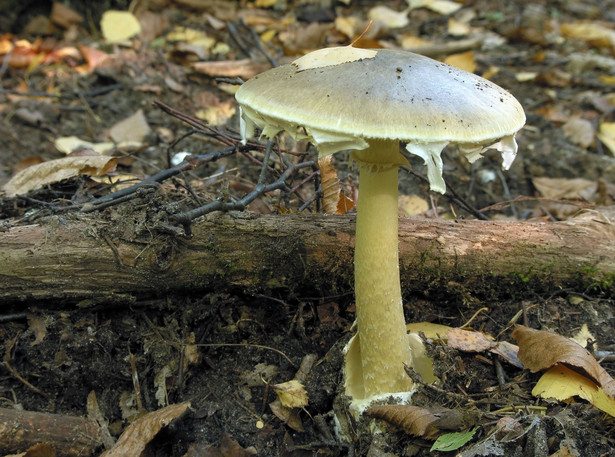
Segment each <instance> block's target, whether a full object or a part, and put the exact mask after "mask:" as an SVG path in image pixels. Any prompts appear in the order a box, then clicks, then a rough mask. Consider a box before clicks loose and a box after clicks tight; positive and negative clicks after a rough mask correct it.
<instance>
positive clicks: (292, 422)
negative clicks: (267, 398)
mask: <svg viewBox="0 0 615 457" xmlns="http://www.w3.org/2000/svg"><path fill="white" fill-rule="evenodd" d="M269 407H270V408H271V412H272V413H273V414H274V415H275V416H276V417H277V418H278V419H280V420H281V421H282V422H284V423H285V424H286V425H288V426H289V427H290V428H292V429H293V430H295V431H297V432H303V431H304V428H303V421H302V420H301V417H300V416H299V412H300V411H301V410H300V409H299V408H288V407H286V406H284V405H283V404H282V402H281V401H280V399H279V398H277V399H276V400H275V401H274V402H272V403H269Z"/></svg>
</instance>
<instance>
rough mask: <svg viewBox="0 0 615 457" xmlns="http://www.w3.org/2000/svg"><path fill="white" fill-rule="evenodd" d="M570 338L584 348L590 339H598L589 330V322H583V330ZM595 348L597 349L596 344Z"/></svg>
mask: <svg viewBox="0 0 615 457" xmlns="http://www.w3.org/2000/svg"><path fill="white" fill-rule="evenodd" d="M570 339H571V340H572V341H574V342H575V343H577V344H578V345H579V346H583V347H584V348H586V347H587V342H588V341H596V337H595V336H594V335H592V333H591V332H590V331H589V328H588V327H587V324H583V325H582V326H581V330H579V331H578V332H577V334H576V335H575V336H573V337H572V338H570ZM595 349H597V347H596V345H595V344H594V350H595Z"/></svg>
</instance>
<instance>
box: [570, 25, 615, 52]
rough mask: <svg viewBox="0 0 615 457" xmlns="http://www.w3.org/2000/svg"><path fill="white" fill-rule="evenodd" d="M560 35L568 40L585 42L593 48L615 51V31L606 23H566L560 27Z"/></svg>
mask: <svg viewBox="0 0 615 457" xmlns="http://www.w3.org/2000/svg"><path fill="white" fill-rule="evenodd" d="M560 33H561V34H562V36H564V37H566V38H576V39H579V40H583V41H585V42H586V43H588V44H589V45H591V46H595V47H598V48H612V49H615V30H614V29H613V27H612V25H611V24H608V23H606V22H601V21H575V22H565V23H563V24H562V25H561V26H560Z"/></svg>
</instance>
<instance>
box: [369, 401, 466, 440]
mask: <svg viewBox="0 0 615 457" xmlns="http://www.w3.org/2000/svg"><path fill="white" fill-rule="evenodd" d="M363 414H365V415H366V416H369V417H373V418H375V419H380V420H383V421H385V422H387V423H388V424H390V425H393V426H395V427H397V428H400V429H402V430H403V431H404V432H406V433H408V434H411V435H415V436H420V437H423V438H426V439H429V440H435V439H436V438H437V437H438V436H440V435H442V434H444V433H448V432H454V431H461V430H464V429H468V428H470V427H471V426H473V425H475V424H476V423H477V419H478V415H477V413H474V412H471V411H462V410H456V409H447V408H421V407H419V406H411V405H379V406H372V407H371V408H369V409H367V410H366V411H365V412H364V413H363Z"/></svg>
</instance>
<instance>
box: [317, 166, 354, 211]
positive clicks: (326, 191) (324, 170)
mask: <svg viewBox="0 0 615 457" xmlns="http://www.w3.org/2000/svg"><path fill="white" fill-rule="evenodd" d="M332 161H333V156H331V155H328V156H325V157H323V158H321V159H318V168H320V182H321V188H322V205H323V208H324V210H325V213H329V214H346V213H347V212H348V211H349V210H350V209H352V207H353V206H354V202H353V201H352V200H351V199H349V198H348V197H346V196H345V195H343V194H342V191H341V188H340V180H339V178H338V177H337V171H336V170H335V168H334V167H333V165H332Z"/></svg>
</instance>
